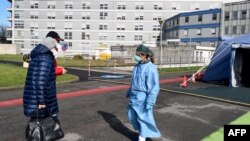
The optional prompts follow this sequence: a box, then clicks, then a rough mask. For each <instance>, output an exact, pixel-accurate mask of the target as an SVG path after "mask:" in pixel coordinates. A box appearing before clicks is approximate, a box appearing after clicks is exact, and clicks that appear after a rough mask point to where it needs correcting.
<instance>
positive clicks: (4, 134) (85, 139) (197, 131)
mask: <svg viewBox="0 0 250 141" xmlns="http://www.w3.org/2000/svg"><path fill="white" fill-rule="evenodd" d="M119 85H120V84H113V83H107V82H98V81H89V82H79V83H72V84H64V85H60V86H58V93H59V95H60V94H61V93H68V94H69V95H70V93H71V92H75V91H84V90H95V89H102V88H109V87H116V86H119ZM21 92H22V90H21V89H20V90H9V91H1V92H0V97H5V101H6V99H7V97H8V96H6V95H9V96H11V95H12V94H13V95H15V94H16V93H20V95H16V97H11V99H12V98H20V97H21V96H22V95H21ZM125 93H126V89H121V90H115V91H110V92H97V93H94V94H89V95H80V96H72V97H68V98H65V99H59V105H60V115H59V118H60V120H61V124H62V128H63V130H64V131H65V138H64V139H62V140H61V141H133V140H136V138H137V136H138V133H137V132H135V131H134V130H132V128H131V125H130V124H129V122H128V120H127V115H126V108H127V99H126V97H125ZM249 110H250V108H248V107H242V106H237V105H233V104H228V103H223V102H217V101H212V100H206V99H202V98H196V97H190V96H186V95H177V94H174V93H169V92H160V94H159V97H158V101H157V105H156V106H155V109H154V115H155V119H156V122H157V125H158V127H159V130H160V131H161V133H162V138H160V139H152V140H153V141H160V140H162V141H187V140H189V141H199V140H201V139H203V138H205V137H206V136H208V135H209V134H211V133H212V132H214V131H216V130H217V129H219V128H220V127H223V125H225V124H227V123H230V122H231V121H233V120H235V119H236V118H238V117H239V116H241V115H243V114H244V113H246V112H248V111H249ZM0 117H1V120H0V133H1V138H0V140H1V141H24V140H25V139H24V129H25V127H26V124H27V121H28V118H26V117H25V116H24V115H23V109H22V105H14V106H7V107H2V108H0Z"/></svg>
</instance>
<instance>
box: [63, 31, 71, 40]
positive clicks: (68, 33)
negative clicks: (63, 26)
mask: <svg viewBox="0 0 250 141" xmlns="http://www.w3.org/2000/svg"><path fill="white" fill-rule="evenodd" d="M64 39H72V32H64Z"/></svg>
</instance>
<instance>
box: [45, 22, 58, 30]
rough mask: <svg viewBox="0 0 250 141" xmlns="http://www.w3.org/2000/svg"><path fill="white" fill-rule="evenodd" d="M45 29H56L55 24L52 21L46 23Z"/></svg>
mask: <svg viewBox="0 0 250 141" xmlns="http://www.w3.org/2000/svg"><path fill="white" fill-rule="evenodd" d="M47 29H56V24H55V23H52V22H48V23H47Z"/></svg>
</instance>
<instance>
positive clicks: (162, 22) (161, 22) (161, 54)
mask: <svg viewBox="0 0 250 141" xmlns="http://www.w3.org/2000/svg"><path fill="white" fill-rule="evenodd" d="M159 23H160V26H161V30H160V66H161V68H162V56H163V52H162V30H163V25H164V23H165V21H162V20H160V21H159Z"/></svg>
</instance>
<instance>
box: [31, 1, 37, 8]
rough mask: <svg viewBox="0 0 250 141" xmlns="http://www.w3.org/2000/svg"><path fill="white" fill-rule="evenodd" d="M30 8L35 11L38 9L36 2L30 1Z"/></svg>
mask: <svg viewBox="0 0 250 141" xmlns="http://www.w3.org/2000/svg"><path fill="white" fill-rule="evenodd" d="M30 8H32V9H33V8H35V9H37V8H38V1H30Z"/></svg>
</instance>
